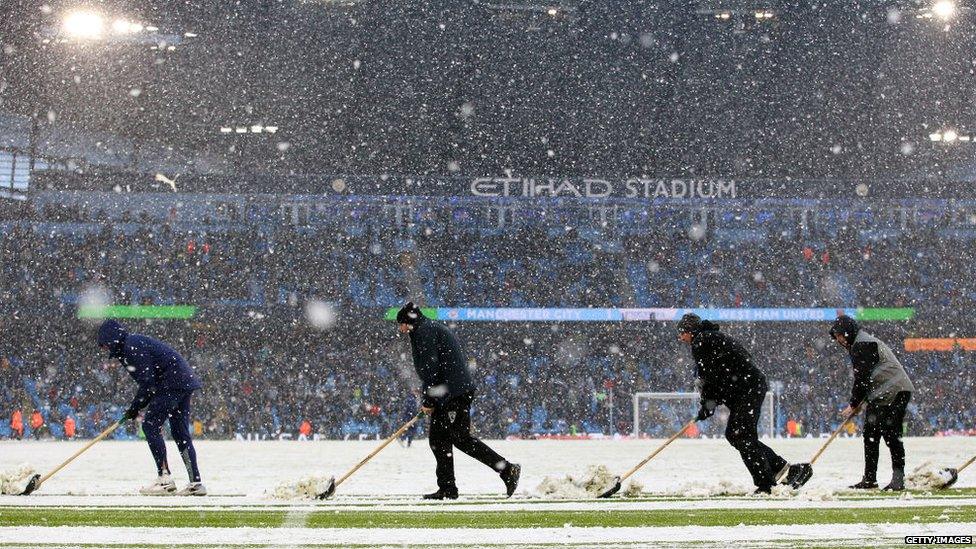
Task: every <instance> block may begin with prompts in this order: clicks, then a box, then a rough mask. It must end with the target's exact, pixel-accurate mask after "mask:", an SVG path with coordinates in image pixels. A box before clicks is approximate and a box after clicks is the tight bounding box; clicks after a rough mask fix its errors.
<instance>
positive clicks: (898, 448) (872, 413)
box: [864, 391, 912, 481]
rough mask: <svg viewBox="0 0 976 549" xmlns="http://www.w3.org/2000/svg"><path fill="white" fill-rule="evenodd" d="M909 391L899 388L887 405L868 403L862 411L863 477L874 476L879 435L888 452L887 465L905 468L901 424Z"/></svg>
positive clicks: (875, 479)
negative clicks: (889, 454) (889, 459)
mask: <svg viewBox="0 0 976 549" xmlns="http://www.w3.org/2000/svg"><path fill="white" fill-rule="evenodd" d="M911 399H912V394H911V393H910V392H908V391H901V392H900V393H898V394H897V395H895V400H894V402H892V403H891V404H888V405H884V404H880V405H879V404H874V403H872V402H869V403H868V408H867V410H866V411H865V412H864V478H865V479H866V480H870V481H877V479H878V457H879V456H878V454H879V451H878V450H879V447H880V446H881V439H882V438H883V439H884V441H885V444H887V445H888V450H889V451H890V452H891V468H892V469H894V470H895V471H904V470H905V445H904V444H902V442H901V431H902V425H903V424H904V423H905V410H906V409H908V402H909V401H910V400H911Z"/></svg>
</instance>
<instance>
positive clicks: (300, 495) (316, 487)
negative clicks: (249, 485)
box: [271, 475, 333, 500]
mask: <svg viewBox="0 0 976 549" xmlns="http://www.w3.org/2000/svg"><path fill="white" fill-rule="evenodd" d="M332 478H333V477H331V476H320V475H309V476H307V477H303V478H300V479H298V480H297V481H294V482H282V483H281V484H279V485H278V486H275V488H274V490H272V492H271V496H272V497H273V498H275V499H285V500H295V499H316V498H317V497H318V495H319V494H322V493H324V492H325V491H326V490H328V489H329V485H330V484H331V483H332Z"/></svg>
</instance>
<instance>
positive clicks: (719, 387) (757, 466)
mask: <svg viewBox="0 0 976 549" xmlns="http://www.w3.org/2000/svg"><path fill="white" fill-rule="evenodd" d="M678 339H680V340H681V341H683V342H684V343H687V344H688V345H690V346H691V354H692V357H693V358H694V360H695V377H697V379H698V387H699V393H700V395H701V408H700V409H699V411H698V416H697V418H696V419H697V420H698V421H703V420H705V419H708V418H709V417H711V416H712V415H713V414H714V413H715V407H716V406H718V405H719V404H724V405H725V406H726V407H727V408H728V409H729V423H728V426H727V427H726V429H725V438H726V439H727V440H728V441H729V444H731V445H732V446H733V447H734V448H735V449H736V450H738V451H739V454H740V455H741V456H742V461H743V463H745V465H746V468H747V469H749V474H751V475H752V481H753V483H754V484H755V485H756V493H757V494H768V493H770V492H771V491H772V487H773V486H775V485H776V483H777V482H779V481H782V480H784V479H788V478H789V477H790V476H792V475H790V474H791V473H792V474H798V472H799V469H798V467H796V466H790V465H789V464H788V463H787V462H786V460H785V459H783V458H781V457H780V456H779V455H777V454H776V452H774V451H773V450H772V448H770V447H769V446H766V445H765V444H763V443H762V442H760V441H759V430H758V425H759V414H760V411H761V410H762V403H763V400H764V399H765V397H766V392H767V391H768V385H767V384H766V376H765V375H763V373H762V372H760V371H759V369H758V368H756V366H755V365H754V364H753V363H752V357H751V356H750V355H749V352H748V351H746V349H745V348H744V347H743V346H742V345H741V344H739V342H738V341H736V340H734V339H732V338H731V337H729V336H727V335H726V334H723V333H722V332H720V331H719V327H718V325H717V324H714V323H712V322H709V321H707V320H702V319H701V318H700V317H699V316H698V315H695V314H693V313H688V314H686V315H684V316H683V317H682V318H681V320H680V322H678Z"/></svg>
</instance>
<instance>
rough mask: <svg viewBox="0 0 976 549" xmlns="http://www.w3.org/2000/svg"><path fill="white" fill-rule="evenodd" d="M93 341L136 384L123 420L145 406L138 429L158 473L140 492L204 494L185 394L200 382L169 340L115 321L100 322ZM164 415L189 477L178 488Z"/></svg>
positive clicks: (153, 493) (190, 394)
mask: <svg viewBox="0 0 976 549" xmlns="http://www.w3.org/2000/svg"><path fill="white" fill-rule="evenodd" d="M98 345H99V347H101V348H102V350H106V351H108V353H109V356H110V357H112V358H115V359H118V360H119V362H120V363H121V364H122V366H123V367H124V368H125V370H126V371H127V372H129V375H130V376H132V379H134V380H135V382H136V383H137V384H138V385H139V389H138V391H136V396H135V398H133V399H132V404H130V405H129V408H128V410H126V412H125V414H124V415H123V416H122V419H123V420H129V419H135V418H136V417H138V416H139V411H140V410H142V409H143V408H146V415H145V418H143V421H142V430H143V433H145V435H146V442H148V443H149V450H150V451H151V452H152V455H153V459H154V460H155V461H156V473H157V478H156V480H155V481H154V482H153V483H152V484H150V485H149V486H146V487H144V488H142V489H141V490H140V492H141V493H142V494H144V495H169V494H174V493H178V495H187V496H203V495H206V494H207V489H206V488H205V487H204V486H203V484H202V483H201V481H200V470H199V468H198V467H197V454H196V450H194V448H193V441H192V439H191V438H190V399H191V397H192V395H193V391H196V390H197V389H199V388H200V387H201V384H200V381H199V379H197V376H196V374H194V373H193V369H192V368H190V365H189V364H187V362H186V360H184V359H183V357H182V356H180V354H179V353H177V352H176V351H175V350H173V348H172V347H170V346H169V345H167V344H165V343H163V342H162V341H159V340H158V339H154V338H151V337H148V336H144V335H140V334H130V333H128V331H127V330H126V329H125V328H124V327H123V326H122V325H121V324H119V323H118V322H116V321H115V320H106V321H105V322H104V323H102V326H101V328H99V330H98ZM167 420H169V428H170V433H172V435H173V440H174V441H175V442H176V447H177V448H178V449H179V451H180V456H182V458H183V463H184V464H185V465H186V471H187V475H188V476H189V477H190V483H189V484H188V485H187V487H186V488H184V489H183V490H180V491H179V492H177V491H176V483H175V482H173V479H172V477H171V476H170V470H169V464H168V463H167V461H166V443H165V442H164V441H163V432H162V430H163V424H164V423H165V422H166V421H167Z"/></svg>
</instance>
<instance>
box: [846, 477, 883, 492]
mask: <svg viewBox="0 0 976 549" xmlns="http://www.w3.org/2000/svg"><path fill="white" fill-rule="evenodd" d="M848 488H852V489H854V490H875V489H877V488H878V483H877V482H876V481H873V480H867V479H864V480H862V481H861V482H858V483H857V484H851V485H850V486H848Z"/></svg>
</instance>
